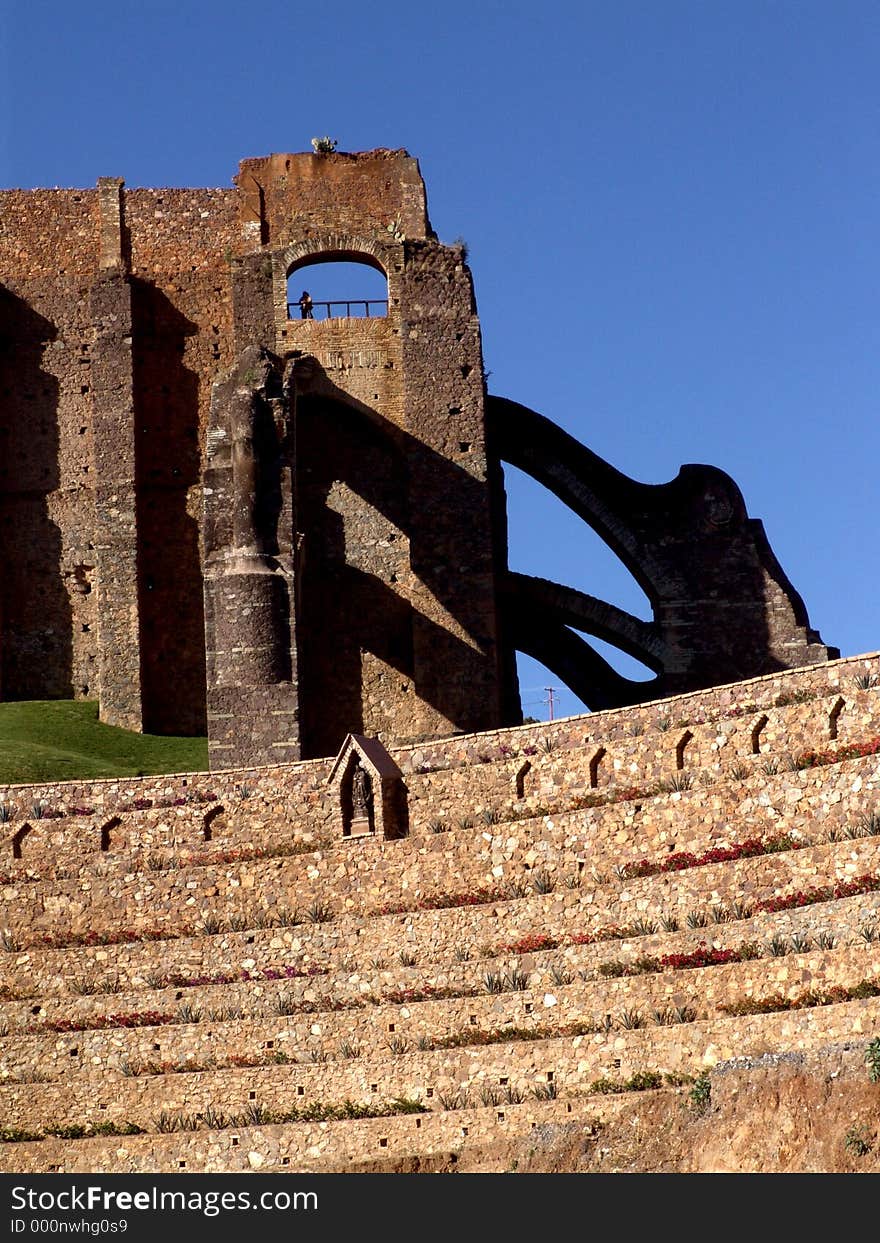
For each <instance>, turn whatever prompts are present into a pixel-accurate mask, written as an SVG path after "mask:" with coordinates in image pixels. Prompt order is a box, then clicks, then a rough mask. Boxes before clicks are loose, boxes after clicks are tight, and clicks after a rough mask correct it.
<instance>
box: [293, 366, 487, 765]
mask: <svg viewBox="0 0 880 1243" xmlns="http://www.w3.org/2000/svg"><path fill="white" fill-rule="evenodd" d="M317 384H318V385H319V386H320V390H321V391H320V393H319V394H311V395H306V396H300V397H298V398H297V403H296V428H297V460H298V463H301V466H300V468H299V474H298V478H299V488H298V519H297V523H298V527H299V529H300V530H303V531H305V532H306V545H305V553H304V559H303V569H302V577H301V592H300V604H299V609H298V635H299V651H300V686H301V702H302V704H303V711H302V740H303V755H304V756H314V755H328V754H333V753H334V752H335V751H336V750H338V748H339V746H340V744H341V742H342V739H343V738H344V737H345V735H346V734H347V733H349V732H351V733H357V732H360V731H362V730H363V729H364V728H365V727H366V723H365V716H364V705H363V703H362V699H361V689H360V688H361V669H362V656H361V653H362V652H367V653H370V654H372V655H373V656H375V657H378V658H379V659H380V660H381V661H383V662H385V664H387V665H388V666H390V667H391V668H392V669H394V670H395V671H397V672H398V673H400V674H401V675H402V677H403V678H405V679H407V680H408V681H411V683H412V693H413V695H414V697H418V698H419V699H421V700H423V701H425V702H426V703H428V704H430V705H431V707H433V708H434V709H435V710H436V711H438V712H440V713H442V714H443V715H445V716H447V717H448V718H449V719H450V720H452V721H456V722H460V724H459V727H460V728H467V727H468V723H467V722H466V721H465V720H463V718H462V711H463V709H462V706H461V705H462V704H472V703H473V701H474V679H475V678H479V676H480V673H479V671H480V669H481V668H482V669H483V670H485V669H486V668H487V666H490V665H491V662H492V661H494V660H495V659H496V653H495V652H494V651H493V645H492V640H491V638H490V636H489V635H487V634H475V633H473V627H472V626H471V627H470V637H471V639H472V640H473V643H474V644H476V645H477V647H476V648H475V647H474V646H471V645H470V644H468V643H467V642H465V641H464V640H462V639H461V638H459V637H457V636H456V635H455V634H453V633H452V632H451V631H450V630H447V629H445V628H444V627H442V626H441V625H439V624H438V623H437V622H436V621H435V620H433V619H432V618H431V617H429V616H427V614H425V613H424V612H422V611H421V610H419V609H418V608H414V607H413V605H412V604H411V603H410V600H409V599H408V598H407V597H406V595H404V594H401V591H407V590H411V589H412V588H413V587H415V588H416V589H417V591H421V590H423V589H425V588H427V591H428V592H429V593H430V595H431V596H433V597H434V598H435V599H436V601H437V602H438V603H439V605H440V606H441V608H442V609H443V610H445V611H446V612H448V613H449V615H450V616H451V617H452V618H453V619H455V620H456V621H458V622H459V624H460V625H461V626H462V628H463V629H465V630H466V631H468V629H469V622H468V620H467V619H468V611H467V609H463V608H462V604H463V603H466V604H469V601H468V600H467V597H468V593H469V592H471V591H472V590H473V587H472V584H471V583H470V582H469V580H468V576H467V574H464V575H462V574H460V573H458V572H457V565H458V564H459V563H460V562H461V561H462V559H463V557H466V554H467V550H466V549H464V550H463V549H461V548H459V547H458V545H457V544H455V543H453V542H452V541H451V540H449V539H445V538H444V532H443V525H444V514H443V513H436V514H425V513H424V512H419V513H418V515H417V522H414V521H413V515H412V512H411V505H410V500H409V493H410V489H411V476H412V474H414V473H423V472H425V471H431V472H432V473H433V474H434V477H435V478H436V479H437V480H439V481H440V482H439V484H438V486H437V488H436V491H437V493H441V494H442V495H444V496H445V497H448V498H449V504H450V505H455V504H458V506H459V507H460V508H461V510H463V511H464V512H479V509H478V507H479V506H480V505H482V504H483V502H484V491H485V484H484V483H483V482H482V481H480V480H478V479H475V478H474V477H473V476H472V475H470V474H469V473H468V472H467V471H464V470H462V469H461V468H460V467H458V466H457V465H456V464H455V463H454V462H452V461H450V460H449V459H448V458H444V457H441V456H440V455H439V454H437V453H435V452H434V451H433V450H432V449H430V448H428V447H427V446H426V445H425V444H424V443H423V442H422V441H420V440H417V439H416V438H415V437H413V436H410V435H409V434H408V433H407V432H405V431H403V430H401V429H400V428H399V427H397V426H396V425H395V424H393V423H391V422H390V421H389V420H387V419H385V418H384V417H383V416H382V415H380V414H379V413H378V412H377V411H376V410H374V409H372V408H370V407H368V406H366V405H364V404H362V403H356V402H355V401H354V400H353V399H351V398H349V397H348V396H347V395H346V394H342V393H341V392H340V390H338V389H337V388H335V386H334V385H333V384H332V381H330V380H329V379H328V378H327V377H326V375H325V374H323V373H322V374H321V375H320V376H319V377H318V380H317ZM339 484H343V485H344V486H345V489H347V490H349V491H350V493H353V494H354V497H356V498H359V501H360V502H362V503H363V504H359V503H358V502H357V501H351V502H350V501H348V500H347V499H346V496H345V494H344V493H341V492H339V490H338V485H339ZM336 507H340V508H336ZM343 509H344V510H345V512H342V510H343ZM401 537H403V538H401ZM383 544H384V548H383ZM397 548H399V553H398V552H397V551H396V549H397ZM413 575H414V578H412V576H413ZM398 582H399V583H400V587H398V586H397V583H398ZM416 629H417V630H418V637H417V641H418V643H419V644H420V646H421V649H422V650H423V651H430V652H431V653H432V656H433V659H432V661H431V662H430V667H429V668H428V669H421V668H420V667H419V665H418V662H417V660H416V656H415V644H414V632H415V631H416ZM487 629H488V626H487ZM473 670H476V671H477V672H476V673H472V672H471V671H473ZM469 679H470V681H469ZM364 694H365V695H367V696H370V695H371V694H372V695H373V696H374V697H375V698H376V700H377V701H378V700H379V699H380V698H381V694H382V690H381V687H379V686H375V687H372V688H371V686H370V684H369V681H368V682H367V684H366V685H365V687H364ZM399 695H400V692H399V688H397V687H394V688H393V691H392V692H390V693H389V695H388V697H389V698H394V699H396V700H398V701H399ZM413 710H414V713H415V712H416V711H417V708H416V705H415V704H414V708H413ZM400 732H401V733H402V732H403V730H401V731H400Z"/></svg>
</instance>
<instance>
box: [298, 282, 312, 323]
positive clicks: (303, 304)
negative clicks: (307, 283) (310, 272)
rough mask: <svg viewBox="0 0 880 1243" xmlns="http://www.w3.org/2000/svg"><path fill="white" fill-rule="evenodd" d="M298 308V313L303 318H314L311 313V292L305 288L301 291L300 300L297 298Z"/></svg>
mask: <svg viewBox="0 0 880 1243" xmlns="http://www.w3.org/2000/svg"><path fill="white" fill-rule="evenodd" d="M299 309H300V315H301V316H302V318H303V319H314V318H315V317H314V315H313V314H312V298H311V294H310V293H309V291H308V290H307V289H304V290H303V291H302V296H301V297H300V300H299Z"/></svg>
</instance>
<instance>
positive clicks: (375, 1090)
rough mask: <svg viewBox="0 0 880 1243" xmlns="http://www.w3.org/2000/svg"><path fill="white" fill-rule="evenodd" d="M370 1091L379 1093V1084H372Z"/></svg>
mask: <svg viewBox="0 0 880 1243" xmlns="http://www.w3.org/2000/svg"><path fill="white" fill-rule="evenodd" d="M370 1091H371V1092H378V1091H379V1085H378V1083H371V1084H370Z"/></svg>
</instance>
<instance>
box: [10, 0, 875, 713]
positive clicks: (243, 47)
mask: <svg viewBox="0 0 880 1243" xmlns="http://www.w3.org/2000/svg"><path fill="white" fill-rule="evenodd" d="M423 7H424V11H420V10H418V9H417V8H416V7H415V6H409V7H401V6H398V5H391V4H388V5H376V4H364V3H360V4H355V3H351V2H350V0H335V2H334V3H333V4H328V3H324V2H323V0H317V2H315V3H312V4H303V3H297V2H296V0H287V3H279V2H278V0H264V3H262V4H260V5H254V6H245V5H242V4H241V3H231V2H230V0H212V2H211V3H207V2H204V0H177V2H176V3H169V2H167V0H152V2H150V3H146V4H138V5H136V4H133V3H128V2H125V0H116V2H115V3H108V2H106V0H84V2H83V3H81V4H79V5H73V4H70V3H69V2H68V3H63V4H62V3H59V2H57V0H32V2H31V3H29V4H23V3H21V0H9V2H8V3H5V4H4V5H3V6H2V7H0V39H2V44H0V184H2V185H4V186H21V187H33V186H55V185H58V186H73V185H76V186H88V185H93V184H94V182H95V180H96V178H97V177H99V176H108V175H109V176H122V177H124V178H125V179H126V182H127V184H128V185H130V186H169V185H181V186H185V185H211V186H228V185H229V184H230V179H231V177H232V176H233V174H234V173H235V172H236V169H237V165H238V161H239V160H240V159H241V158H244V157H247V156H256V155H264V154H267V153H269V152H271V151H301V150H308V149H309V141H310V139H311V137H312V136H313V135H321V134H329V135H332V136H334V137H336V138H337V139H338V140H339V145H340V149H343V150H352V151H354V150H364V149H369V148H371V147H377V146H388V147H406V148H407V149H408V150H409V151H410V152H411V153H412V154H413V155H415V156H417V157H418V158H419V161H420V163H421V168H422V173H423V175H424V177H425V179H426V182H427V186H428V202H429V210H430V213H431V219H432V223H433V225H434V227H435V229H436V230H437V232H438V233H439V235H440V237H441V239H442V240H444V241H447V242H450V241H453V240H454V239H456V238H458V237H463V238H464V239H465V240H466V241H467V243H468V246H469V250H470V263H471V267H472V270H473V273H474V279H475V283H476V292H477V304H478V309H479V313H480V319H481V323H482V329H483V343H484V354H485V361H486V367H487V368H488V369H489V370H490V371H491V376H490V380H489V386H490V390H491V391H492V392H495V393H498V394H500V395H503V396H507V397H512V398H514V399H516V400H518V401H522V402H524V403H525V404H526V405H530V406H532V407H534V408H535V409H537V410H540V411H541V412H542V413H544V414H546V415H547V416H549V417H550V418H552V419H554V420H556V421H557V422H558V423H560V424H562V425H563V426H564V427H566V428H567V429H568V430H569V431H571V432H572V433H573V434H574V435H576V436H577V437H578V438H579V439H581V440H582V441H584V442H585V443H586V444H588V445H589V446H590V447H591V448H592V449H594V450H595V451H596V452H598V453H600V454H601V455H602V456H603V457H605V458H607V459H608V460H609V461H610V462H612V463H613V464H614V465H615V466H617V467H618V468H619V469H621V470H623V471H626V472H627V473H628V474H630V475H632V476H634V477H635V478H637V479H640V480H643V481H645V482H654V483H656V482H662V481H664V480H667V479H670V478H672V477H673V476H674V475H675V474H676V472H677V470H678V467H679V465H680V464H682V463H684V462H708V463H712V464H714V465H717V466H720V467H722V468H723V469H724V470H727V471H728V472H729V473H730V474H731V475H733V477H734V479H736V481H737V483H738V484H739V486H740V488H741V489H742V491H743V493H744V496H745V499H746V504H747V506H748V509H749V512H750V514H751V515H752V516H753V517H759V518H761V519H763V521H764V524H765V527H766V529H767V533H768V535H769V538H770V541H771V543H772V545H773V547H774V549H775V551H776V553H777V555H778V556H779V559H780V561H781V562H782V564H783V566H784V568H785V570H786V571H787V573H788V575H789V577H790V578H791V580H792V582H793V583H794V585H795V587H796V588H797V589H798V591H800V593H801V594H802V596H803V597H804V599H805V601H806V604H807V608H808V610H809V612H810V619H811V622H812V624H813V625H814V626H816V627H817V628H818V629H819V630H820V631H821V633H822V637H823V639H824V640H825V641H826V642H827V643H829V644H833V645H837V646H839V647H840V648H841V651H842V652H843V654H844V655H853V654H857V653H860V652H868V651H875V650H877V648H878V647H880V604H878V592H877V587H876V580H877V568H878V557H877V538H876V525H877V517H876V515H877V501H878V487H877V484H878V430H877V424H878V420H877V400H878V392H880V384H878V380H880V374H878V372H880V315H878V309H880V308H878V289H880V279H878V278H880V172H878V170H880V158H878V157H880V150H878V135H880V125H878V121H880V86H878V79H880V75H878V70H877V67H878V64H880V5H878V4H877V3H876V0H834V2H833V3H832V2H831V0H824V2H823V3H816V2H814V0H601V2H592V3H591V2H590V0H580V2H579V3H574V2H568V0H556V2H554V0H549V2H548V3H545V4H543V5H542V6H540V7H539V6H537V5H535V4H534V3H520V2H519V0H510V2H508V3H500V2H497V0H471V2H470V3H467V4H465V3H461V2H460V0H451V2H450V3H446V4H444V5H442V6H423ZM362 296H364V295H362ZM508 489H509V496H510V540H511V564H512V566H513V567H514V568H515V569H519V570H523V571H526V572H530V573H542V574H544V575H546V576H547V577H550V578H556V579H558V580H559V581H562V582H567V583H570V584H572V585H574V586H577V587H580V588H581V589H582V590H585V591H588V592H591V593H592V594H595V595H598V596H603V597H605V598H608V599H610V600H612V601H613V602H615V603H617V604H620V605H622V606H623V607H625V608H629V609H630V610H632V611H633V612H636V613H639V614H640V615H642V616H645V615H647V614H646V607H645V606H646V602H645V600H644V597H643V596H642V595H641V592H640V591H639V590H638V588H637V587H636V586H635V584H634V583H632V581H631V580H630V579H629V576H628V575H627V574H626V572H625V571H624V570H623V569H622V567H619V566H618V564H617V563H616V562H615V560H614V558H613V557H612V556H611V554H610V553H608V552H607V551H606V550H605V549H604V548H603V546H602V545H601V544H600V542H599V541H598V539H597V538H596V537H595V536H593V534H592V533H591V532H590V530H589V529H588V528H586V527H584V526H583V525H582V524H581V523H579V522H577V521H576V520H575V519H574V518H573V517H571V516H570V515H569V514H568V513H567V512H566V511H565V510H564V509H563V507H562V506H561V504H560V503H559V502H557V501H556V500H555V499H554V498H552V497H551V496H549V495H548V494H542V493H541V490H540V489H539V488H537V486H535V485H532V484H531V483H530V482H529V481H527V480H524V479H521V478H519V477H518V476H516V474H515V473H514V472H510V473H509V477H508ZM620 667H621V668H624V669H625V670H627V671H628V670H629V669H630V668H631V666H630V665H629V664H628V663H626V662H623V663H621V666H620ZM521 681H522V685H523V692H524V695H523V697H524V700H525V702H526V710H527V711H529V712H532V713H533V714H534V715H543V714H546V708H545V707H542V705H541V703H540V702H539V701H540V699H541V698H542V692H541V691H540V689H538V688H541V687H543V686H544V685H547V684H555V683H553V682H552V680H550V679H548V676H547V675H546V674H545V673H544V672H543V671H542V670H541V669H540V667H538V666H535V665H534V664H533V663H532V662H524V663H523V665H522V667H521ZM556 699H557V702H556V710H557V713H560V712H573V711H576V710H578V704H577V701H576V700H575V699H574V697H573V696H572V695H571V694H570V693H568V692H565V691H563V692H562V693H560V694H559V695H557V697H556Z"/></svg>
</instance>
